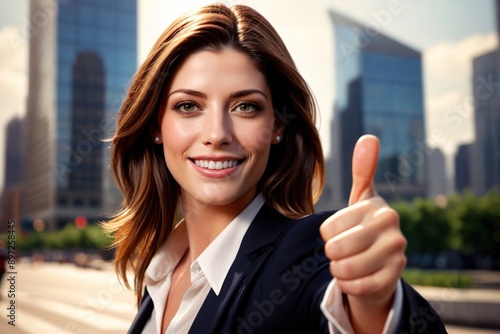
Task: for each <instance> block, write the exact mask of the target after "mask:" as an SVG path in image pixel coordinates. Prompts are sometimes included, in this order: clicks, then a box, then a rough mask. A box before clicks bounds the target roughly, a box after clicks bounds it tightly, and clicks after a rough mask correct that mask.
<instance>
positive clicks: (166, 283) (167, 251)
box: [142, 194, 403, 334]
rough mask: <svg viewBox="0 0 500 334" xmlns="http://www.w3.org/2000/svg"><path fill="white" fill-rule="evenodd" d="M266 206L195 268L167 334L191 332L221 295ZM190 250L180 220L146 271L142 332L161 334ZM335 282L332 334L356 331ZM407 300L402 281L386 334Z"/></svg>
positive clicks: (254, 206) (248, 213)
mask: <svg viewBox="0 0 500 334" xmlns="http://www.w3.org/2000/svg"><path fill="white" fill-rule="evenodd" d="M263 204H264V197H263V196H262V194H259V195H258V196H257V197H255V199H254V200H253V201H252V202H251V203H250V204H249V205H248V206H247V207H246V208H245V209H244V210H243V211H242V212H241V213H240V214H239V215H238V216H237V217H236V218H234V219H233V221H231V223H230V224H229V225H228V226H227V227H226V228H225V229H224V230H223V231H222V232H221V233H220V234H219V235H218V236H217V237H216V238H215V240H214V241H213V242H212V243H211V244H210V245H209V246H208V247H207V248H206V249H205V250H204V251H203V253H202V254H201V255H200V256H199V257H198V258H197V259H196V260H195V261H194V262H193V263H192V264H191V267H190V271H191V286H190V287H189V288H188V290H187V291H186V293H185V295H184V297H183V298H182V301H181V304H180V306H179V309H178V310H177V313H176V314H175V316H174V318H173V319H172V321H171V322H170V326H169V327H168V329H167V330H166V332H165V333H163V334H185V333H187V332H188V331H189V328H190V327H191V325H192V324H193V321H194V319H195V318H196V315H197V314H198V312H199V310H200V309H201V306H202V305H203V303H204V301H205V299H206V297H207V295H208V293H209V292H210V290H211V289H212V290H213V291H214V293H215V294H216V295H219V293H220V290H221V288H222V284H223V283H224V280H225V278H226V276H227V273H228V271H229V268H230V267H231V265H232V264H233V261H234V259H235V258H236V254H237V253H238V250H239V248H240V245H241V241H242V240H243V237H244V235H245V233H246V232H247V230H248V228H249V227H250V224H251V222H252V221H253V219H254V218H255V216H256V215H257V213H258V212H259V210H260V208H261V207H262V205H263ZM187 249H188V239H187V230H186V225H185V223H184V222H181V223H179V224H178V225H177V226H176V227H175V228H174V230H173V231H172V233H171V235H170V236H169V238H168V240H167V242H165V243H164V245H163V246H162V247H161V248H160V249H159V250H158V252H157V253H156V255H155V256H154V257H153V259H152V260H151V263H150V264H149V266H148V268H147V269H146V273H145V283H146V287H147V289H148V292H149V295H150V296H151V299H152V300H153V304H154V308H153V312H152V314H151V318H150V319H149V321H148V323H147V324H146V326H145V327H144V330H143V331H142V333H143V334H160V331H161V324H162V321H163V312H164V310H165V302H166V299H167V295H168V293H169V291H170V284H171V279H172V273H173V271H174V269H175V267H176V266H177V264H178V263H179V261H180V260H181V258H182V256H183V255H184V253H185V252H186V251H187ZM335 282H336V281H335V279H333V280H332V282H331V283H330V284H329V286H328V288H327V290H326V293H325V296H324V298H323V301H322V303H321V310H322V311H323V314H324V315H325V317H326V318H327V319H328V320H329V329H330V333H353V332H354V331H353V330H352V327H351V324H350V322H349V317H348V315H347V313H346V310H345V308H344V305H343V302H342V293H341V291H340V289H339V288H338V287H337V285H336V284H335ZM402 302H403V301H402V287H401V283H398V287H397V290H396V297H395V298H394V302H393V306H392V309H391V311H390V313H389V315H388V318H387V320H386V323H385V326H384V331H383V333H384V334H385V333H393V332H394V331H395V326H396V325H397V319H399V317H400V314H401V305H402Z"/></svg>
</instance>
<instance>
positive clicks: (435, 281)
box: [402, 268, 472, 288]
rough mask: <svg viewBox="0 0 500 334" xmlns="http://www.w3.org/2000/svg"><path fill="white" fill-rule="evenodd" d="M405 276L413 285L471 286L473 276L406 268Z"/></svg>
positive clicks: (454, 272) (461, 273)
mask: <svg viewBox="0 0 500 334" xmlns="http://www.w3.org/2000/svg"><path fill="white" fill-rule="evenodd" d="M402 276H403V278H404V279H405V280H406V281H407V282H408V283H410V284H412V285H425V286H440V287H448V288H471V287H472V278H471V277H470V276H469V275H467V274H464V273H463V272H456V271H443V270H421V269H408V268H407V269H405V270H404V272H403V275H402Z"/></svg>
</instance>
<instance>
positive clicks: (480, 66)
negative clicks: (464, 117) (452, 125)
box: [472, 49, 500, 195]
mask: <svg viewBox="0 0 500 334" xmlns="http://www.w3.org/2000/svg"><path fill="white" fill-rule="evenodd" d="M499 57H500V51H499V50H498V49H497V50H494V51H491V52H488V53H486V54H483V55H481V56H478V57H476V58H474V59H473V65H472V77H473V82H472V86H473V92H474V102H475V103H474V120H475V127H476V141H475V142H474V144H473V145H474V149H473V151H472V154H473V160H472V161H473V162H474V163H473V164H472V188H473V190H474V193H475V194H476V195H483V194H484V193H486V192H487V191H489V190H491V189H494V188H497V189H500V87H499V84H498V82H499V79H500V75H499V74H500V73H499V68H498V64H499V60H498V59H499Z"/></svg>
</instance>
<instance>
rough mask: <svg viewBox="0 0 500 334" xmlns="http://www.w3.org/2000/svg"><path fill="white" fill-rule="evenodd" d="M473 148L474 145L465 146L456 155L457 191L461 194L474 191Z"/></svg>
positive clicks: (461, 146)
mask: <svg viewBox="0 0 500 334" xmlns="http://www.w3.org/2000/svg"><path fill="white" fill-rule="evenodd" d="M473 148H474V144H463V145H460V146H459V147H458V149H457V153H456V154H455V190H456V191H457V192H459V193H461V192H464V191H466V190H467V189H469V190H470V189H472V172H471V167H472V162H473V161H472V154H473Z"/></svg>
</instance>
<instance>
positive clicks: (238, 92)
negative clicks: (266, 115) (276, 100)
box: [229, 88, 267, 100]
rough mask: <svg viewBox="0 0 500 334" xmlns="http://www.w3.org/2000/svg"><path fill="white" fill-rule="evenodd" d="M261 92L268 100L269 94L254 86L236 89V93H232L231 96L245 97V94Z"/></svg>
mask: <svg viewBox="0 0 500 334" xmlns="http://www.w3.org/2000/svg"><path fill="white" fill-rule="evenodd" d="M255 93H257V94H260V95H262V96H263V97H264V98H265V99H266V100H267V95H266V94H265V93H264V92H263V91H261V90H259V89H255V88H252V89H243V90H239V91H236V92H234V93H231V95H230V96H229V97H231V98H235V97H236V98H237V97H243V96H247V95H251V94H255Z"/></svg>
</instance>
